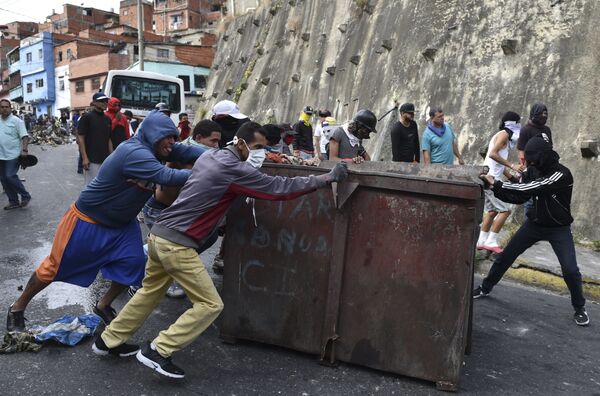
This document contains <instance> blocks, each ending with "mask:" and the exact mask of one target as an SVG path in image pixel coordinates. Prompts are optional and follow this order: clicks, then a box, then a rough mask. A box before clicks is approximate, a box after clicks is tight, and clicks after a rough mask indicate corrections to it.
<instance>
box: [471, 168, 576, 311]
mask: <svg viewBox="0 0 600 396" xmlns="http://www.w3.org/2000/svg"><path fill="white" fill-rule="evenodd" d="M533 172H535V169H533V170H532V172H529V173H526V174H525V175H524V178H523V179H524V180H526V182H523V183H503V182H501V181H496V182H495V183H494V186H493V191H494V195H495V196H496V197H497V198H499V199H501V200H502V201H504V202H510V203H515V204H522V203H524V202H526V201H527V200H529V199H530V198H533V208H532V209H530V210H529V211H528V212H527V220H525V223H524V224H523V225H522V226H521V228H519V230H518V231H517V233H516V234H515V235H514V236H513V237H512V239H511V240H510V242H508V245H507V246H506V248H505V249H504V251H503V252H502V253H501V254H500V255H499V256H498V258H497V259H496V260H495V261H494V264H493V265H492V268H491V269H490V272H489V274H488V275H487V277H486V278H485V279H484V280H483V283H482V285H481V287H482V289H483V291H485V292H488V293H489V292H490V291H491V290H492V288H493V287H494V286H495V285H496V284H497V283H498V282H499V281H500V279H502V276H503V275H504V273H505V272H506V271H507V270H508V268H510V266H511V265H512V263H513V262H514V261H515V260H516V259H517V257H519V255H520V254H521V253H523V252H524V251H525V250H527V249H528V248H529V247H530V246H532V245H533V244H534V243H536V242H538V241H548V242H550V245H552V249H553V250H554V253H555V254H556V256H557V258H558V260H559V262H560V267H561V270H562V274H563V279H564V280H565V283H566V284H567V287H568V288H569V291H570V292H571V303H572V304H573V307H575V308H579V307H583V306H584V305H585V298H584V297H583V290H582V282H581V273H580V272H579V268H578V267H577V259H576V257H575V245H574V243H573V235H572V234H571V223H572V222H573V217H572V216H571V194H572V192H573V176H572V175H571V171H569V169H568V168H567V167H565V166H563V165H561V164H556V166H554V167H553V168H552V169H551V170H549V171H547V172H545V174H544V175H538V176H540V177H537V178H535V179H534V178H533Z"/></svg>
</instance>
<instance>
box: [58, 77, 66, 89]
mask: <svg viewBox="0 0 600 396" xmlns="http://www.w3.org/2000/svg"><path fill="white" fill-rule="evenodd" d="M58 90H59V91H64V90H65V78H64V77H62V76H61V77H58Z"/></svg>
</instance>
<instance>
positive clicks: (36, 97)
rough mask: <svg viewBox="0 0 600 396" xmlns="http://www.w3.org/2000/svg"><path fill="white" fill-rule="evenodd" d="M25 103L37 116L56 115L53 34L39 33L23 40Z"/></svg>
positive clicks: (22, 59)
mask: <svg viewBox="0 0 600 396" xmlns="http://www.w3.org/2000/svg"><path fill="white" fill-rule="evenodd" d="M19 51H20V54H19V56H20V64H21V78H22V88H23V101H24V102H28V103H30V104H32V105H33V106H34V107H35V108H36V111H37V115H41V114H48V115H53V114H54V101H55V85H54V48H53V43H52V34H51V33H48V32H42V33H38V34H36V35H34V36H31V37H28V38H26V39H23V40H21V48H20V50H19Z"/></svg>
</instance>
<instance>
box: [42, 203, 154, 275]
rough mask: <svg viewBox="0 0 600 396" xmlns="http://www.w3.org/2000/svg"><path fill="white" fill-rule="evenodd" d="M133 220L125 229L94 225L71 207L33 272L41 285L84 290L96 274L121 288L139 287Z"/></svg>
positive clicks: (142, 261)
mask: <svg viewBox="0 0 600 396" xmlns="http://www.w3.org/2000/svg"><path fill="white" fill-rule="evenodd" d="M142 245H143V242H142V233H141V230H140V225H139V224H138V222H137V220H136V219H133V220H132V221H130V222H129V223H128V224H127V225H126V226H125V227H122V228H110V227H105V226H103V225H100V224H97V223H96V222H94V221H93V220H92V219H90V218H89V217H87V216H86V215H84V214H83V213H81V212H80V211H79V210H78V209H77V208H76V207H75V205H71V207H70V208H69V210H68V211H67V213H65V215H64V216H63V218H62V220H61V221H60V223H59V225H58V228H57V230H56V234H55V236H54V242H53V243H52V250H51V252H50V255H49V256H48V257H46V258H45V259H44V261H43V262H42V264H40V266H39V267H38V269H37V270H36V275H37V277H38V278H39V279H40V280H41V281H43V282H47V283H49V282H54V281H61V282H66V283H71V284H73V285H78V286H82V287H88V286H89V285H91V284H92V283H93V282H94V280H95V279H96V276H97V275H98V272H102V276H103V277H104V278H106V279H108V280H111V281H114V282H116V283H119V284H122V285H134V286H137V285H141V283H142V279H143V278H144V268H145V266H146V258H145V256H144V251H143V249H142Z"/></svg>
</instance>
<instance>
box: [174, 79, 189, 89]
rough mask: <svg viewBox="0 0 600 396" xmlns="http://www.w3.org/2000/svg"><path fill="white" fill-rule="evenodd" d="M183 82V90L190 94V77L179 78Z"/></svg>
mask: <svg viewBox="0 0 600 396" xmlns="http://www.w3.org/2000/svg"><path fill="white" fill-rule="evenodd" d="M177 77H179V78H181V79H182V80H183V90H184V91H185V92H190V76H177Z"/></svg>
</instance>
